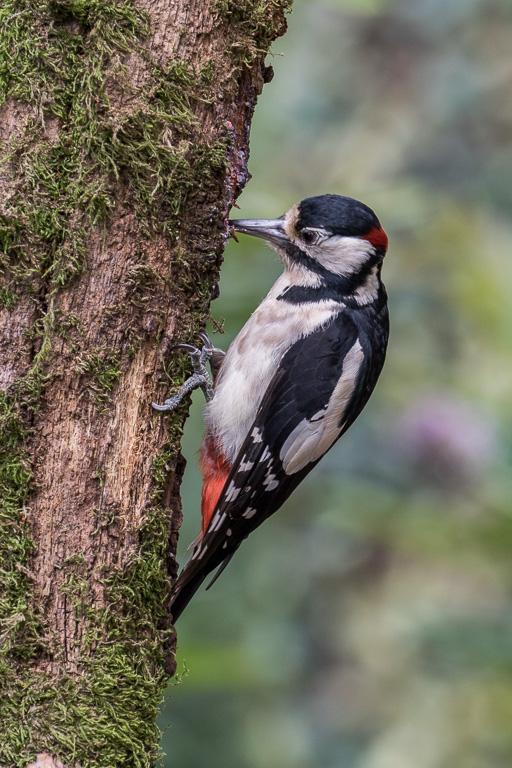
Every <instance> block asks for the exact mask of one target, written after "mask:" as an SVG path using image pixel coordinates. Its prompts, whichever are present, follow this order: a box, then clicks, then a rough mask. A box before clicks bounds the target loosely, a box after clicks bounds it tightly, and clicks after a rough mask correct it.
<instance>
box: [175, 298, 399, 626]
mask: <svg viewBox="0 0 512 768" xmlns="http://www.w3.org/2000/svg"><path fill="white" fill-rule="evenodd" d="M384 321H385V322H383V321H382V316H381V317H379V322H374V318H372V317H371V316H369V315H368V313H364V312H362V311H360V310H359V311H355V312H349V311H342V312H340V313H339V314H338V315H336V316H335V317H334V318H333V320H332V321H331V322H330V324H329V325H328V326H327V327H325V326H324V327H322V328H320V329H318V330H317V331H315V332H313V333H311V334H310V335H308V336H306V337H305V338H301V339H299V340H298V341H297V342H296V343H295V344H293V345H292V346H291V347H290V349H289V350H288V351H287V352H286V353H285V354H284V355H283V358H282V360H281V362H280V365H279V368H278V370H277V372H276V374H275V375H274V377H273V379H272V381H271V383H270V385H269V387H268V389H267V391H266V393H265V396H264V398H263V400H262V403H261V405H260V408H259V409H258V413H257V415H256V418H255V420H254V423H253V425H252V427H251V429H250V431H249V434H248V435H247V438H246V439H245V441H244V443H243V445H242V447H241V449H240V451H239V454H238V456H237V458H236V459H235V461H234V463H233V467H232V469H231V472H230V474H229V477H228V479H227V481H226V484H225V486H224V488H223V491H222V493H221V495H220V497H219V501H218V503H217V507H216V509H215V511H214V513H213V515H212V518H211V520H210V523H209V526H208V529H207V531H206V533H205V535H204V537H203V539H202V540H201V542H199V543H198V544H197V545H196V547H195V548H194V551H193V553H192V556H191V558H190V560H189V561H188V563H187V564H186V566H185V567H184V569H183V571H182V573H181V574H180V576H179V578H178V580H177V582H176V584H175V585H174V588H173V594H172V609H171V610H172V614H173V618H174V620H176V618H177V616H178V615H179V614H180V613H181V612H182V610H183V609H184V608H185V606H186V605H187V603H188V601H189V600H190V598H191V597H192V595H193V594H194V593H195V592H196V590H197V589H198V587H199V586H200V584H201V583H202V581H203V580H204V579H205V578H206V576H207V575H208V574H209V573H210V572H211V571H212V570H214V569H215V568H217V567H218V566H221V570H222V568H223V567H224V566H225V565H226V564H227V563H228V562H229V560H230V559H231V557H232V556H233V554H234V553H235V551H236V550H237V549H238V547H239V546H240V544H241V543H242V541H243V540H244V539H245V538H247V536H248V535H249V534H250V533H251V532H252V531H253V530H254V529H255V528H257V527H258V526H259V525H261V524H262V523H263V522H264V521H265V520H266V519H267V518H268V517H270V515H272V514H273V513H274V512H275V511H276V510H278V509H279V507H281V505H282V504H283V503H284V501H285V500H286V499H287V498H288V496H289V495H290V494H291V493H292V491H293V490H294V489H295V488H296V486H297V485H299V483H300V482H301V480H302V479H303V478H304V477H305V475H307V474H308V472H310V470H311V469H312V468H313V467H314V466H315V464H317V462H318V461H319V460H320V459H321V457H322V456H323V455H324V454H325V453H326V452H327V451H328V450H329V448H330V447H331V446H332V445H333V444H334V443H335V442H336V440H337V439H338V438H339V437H340V436H341V435H342V434H343V433H344V432H345V431H346V430H347V429H348V427H349V426H350V425H351V424H352V423H353V421H354V420H355V419H356V418H357V416H358V415H359V413H360V412H361V410H362V409H363V407H364V406H365V404H366V402H367V401H368V398H369V397H370V395H371V392H372V390H373V388H374V386H375V383H376V381H377V379H378V376H379V374H380V371H381V369H382V365H383V363H384V357H385V352H386V344H387V322H386V321H387V315H386V317H384Z"/></svg>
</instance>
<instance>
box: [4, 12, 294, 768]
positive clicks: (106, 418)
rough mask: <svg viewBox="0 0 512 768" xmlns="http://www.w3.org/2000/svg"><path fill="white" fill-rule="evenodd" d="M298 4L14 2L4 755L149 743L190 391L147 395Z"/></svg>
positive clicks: (197, 321) (127, 752)
mask: <svg viewBox="0 0 512 768" xmlns="http://www.w3.org/2000/svg"><path fill="white" fill-rule="evenodd" d="M289 4H290V3H289V0H218V2H213V3H210V2H205V0H165V1H164V0H137V2H114V1H112V0H107V1H106V2H105V1H104V0H102V2H99V0H46V1H45V2H42V3H38V4H37V10H35V6H34V4H33V3H31V2H28V0H7V2H5V3H4V4H3V7H2V9H0V85H1V86H2V88H1V91H2V96H0V98H3V99H4V101H3V104H2V105H1V106H0V156H1V158H2V163H1V164H0V186H1V189H2V196H1V200H0V488H1V494H2V498H1V512H0V547H1V549H2V552H1V563H2V564H1V566H0V588H1V595H0V610H1V617H0V618H1V620H2V629H1V635H0V643H1V647H0V675H1V678H0V686H1V688H2V690H1V692H0V696H1V698H0V733H1V734H2V737H1V739H0V765H1V766H2V767H3V766H26V765H28V764H29V763H32V762H34V761H35V760H39V761H41V760H43V759H44V760H48V761H50V760H51V759H52V757H53V758H55V764H58V762H59V761H60V762H61V763H62V764H63V765H66V766H78V765H80V766H83V768H86V767H87V766H95V767H97V766H102V767H103V766H105V768H107V766H108V768H113V767H114V766H121V765H122V766H123V768H126V767H127V766H131V765H137V766H145V765H148V766H149V765H151V764H152V763H153V761H154V759H155V757H156V755H157V751H158V737H159V733H158V730H157V729H156V726H155V723H154V718H155V712H156V707H157V706H158V703H159V700H160V698H161V695H162V691H163V688H164V686H165V684H166V682H167V679H168V675H169V674H172V673H173V672H174V663H173V632H172V627H170V625H169V616H168V612H167V610H166V600H167V597H168V593H169V585H170V580H171V579H172V578H173V577H174V576H175V574H176V564H175V560H174V554H175V550H176V538H177V531H178V528H179V525H180V520H181V510H180V501H179V484H180V481H181V477H182V473H183V469H184V461H183V459H182V457H181V456H180V453H179V437H180V434H181V428H182V424H183V420H184V417H185V407H183V408H182V409H181V410H180V411H179V412H178V413H177V414H175V415H172V416H168V417H165V418H164V419H162V417H161V416H158V415H156V414H155V413H154V412H152V411H151V408H150V405H149V404H150V402H151V400H152V399H162V397H163V395H164V393H165V392H167V391H168V390H169V388H170V387H171V386H172V384H173V383H177V382H179V381H181V379H182V378H183V376H184V374H185V370H186V365H187V363H186V360H185V359H184V358H183V359H182V358H179V359H176V358H175V357H172V359H171V358H170V356H169V354H168V353H169V351H170V346H171V345H172V344H173V343H175V342H176V341H177V340H185V339H186V340H191V339H192V338H193V336H194V333H195V332H197V330H199V329H200V328H202V327H204V323H205V321H206V318H207V315H208V312H209V302H210V299H211V298H212V297H214V296H215V291H216V281H217V280H218V272H219V267H220V261H221V254H222V249H223V244H224V240H225V233H226V226H225V222H226V218H227V215H228V212H229V208H230V205H231V203H232V202H233V201H234V200H235V199H236V197H237V195H238V194H239V192H240V190H241V188H242V187H243V186H244V184H245V183H246V181H247V178H248V175H247V156H248V136H249V127H250V121H251V117H252V112H253V109H254V105H255V102H256V98H257V96H258V94H259V93H260V91H261V89H262V86H263V83H264V81H265V80H266V79H268V77H269V75H270V70H269V69H266V68H265V66H264V54H265V52H266V51H267V50H268V47H269V45H270V43H271V41H272V40H273V39H274V38H275V37H277V36H278V35H279V34H282V33H283V32H284V30H285V21H284V12H285V10H286V9H287V7H288V6H289ZM168 359H171V362H170V370H168V371H167V376H163V365H162V361H163V360H168ZM43 753H44V754H43ZM38 754H39V758H37V755H38ZM41 764H43V763H41Z"/></svg>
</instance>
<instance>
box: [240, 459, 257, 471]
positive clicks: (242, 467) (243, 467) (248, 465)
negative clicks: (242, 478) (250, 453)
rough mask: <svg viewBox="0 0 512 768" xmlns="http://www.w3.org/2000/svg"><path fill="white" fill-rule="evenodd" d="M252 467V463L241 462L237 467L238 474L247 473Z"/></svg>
mask: <svg viewBox="0 0 512 768" xmlns="http://www.w3.org/2000/svg"><path fill="white" fill-rule="evenodd" d="M253 467H254V461H241V462H240V464H239V465H238V471H239V472H248V471H249V470H250V469H252V468H253Z"/></svg>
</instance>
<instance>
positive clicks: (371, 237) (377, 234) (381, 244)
mask: <svg viewBox="0 0 512 768" xmlns="http://www.w3.org/2000/svg"><path fill="white" fill-rule="evenodd" d="M363 238H364V240H368V241H369V242H370V243H371V244H372V245H373V246H375V248H377V249H378V250H379V251H387V249H388V236H387V235H386V233H385V232H384V230H383V229H381V228H380V227H373V228H372V229H370V231H369V232H368V234H367V235H363Z"/></svg>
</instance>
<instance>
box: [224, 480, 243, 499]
mask: <svg viewBox="0 0 512 768" xmlns="http://www.w3.org/2000/svg"><path fill="white" fill-rule="evenodd" d="M241 490H242V489H241V488H237V487H236V485H235V481H234V480H232V481H231V482H230V484H229V488H228V489H227V491H226V496H225V500H226V501H236V499H237V498H238V496H239V494H240V491H241Z"/></svg>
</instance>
